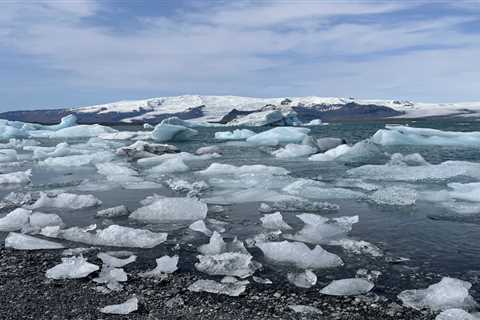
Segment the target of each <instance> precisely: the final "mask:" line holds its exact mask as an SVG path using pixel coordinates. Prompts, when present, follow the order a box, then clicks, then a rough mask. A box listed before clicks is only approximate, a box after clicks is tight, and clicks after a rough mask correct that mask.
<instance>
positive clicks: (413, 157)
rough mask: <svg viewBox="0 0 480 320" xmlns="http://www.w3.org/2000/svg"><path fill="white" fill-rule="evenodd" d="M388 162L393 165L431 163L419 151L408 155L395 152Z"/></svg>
mask: <svg viewBox="0 0 480 320" xmlns="http://www.w3.org/2000/svg"><path fill="white" fill-rule="evenodd" d="M388 164H389V165H392V166H423V165H428V164H429V163H428V162H427V161H426V160H425V159H424V158H423V157H422V156H421V155H420V154H419V153H412V154H407V155H403V154H401V153H394V154H392V155H391V156H390V161H388Z"/></svg>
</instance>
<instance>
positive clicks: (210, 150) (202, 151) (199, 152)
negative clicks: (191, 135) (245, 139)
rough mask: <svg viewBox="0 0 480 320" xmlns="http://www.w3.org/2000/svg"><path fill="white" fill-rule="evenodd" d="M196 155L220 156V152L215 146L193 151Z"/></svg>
mask: <svg viewBox="0 0 480 320" xmlns="http://www.w3.org/2000/svg"><path fill="white" fill-rule="evenodd" d="M195 154H196V155H202V154H222V150H221V149H220V148H219V147H217V146H206V147H200V148H198V149H197V151H195Z"/></svg>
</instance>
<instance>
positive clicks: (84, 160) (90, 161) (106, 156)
mask: <svg viewBox="0 0 480 320" xmlns="http://www.w3.org/2000/svg"><path fill="white" fill-rule="evenodd" d="M114 156H115V155H114V154H113V153H111V152H109V151H100V152H93V153H91V154H81V155H70V156H64V157H52V158H47V159H45V160H43V161H41V162H39V164H40V165H44V166H49V167H54V168H57V167H60V168H71V167H82V166H87V165H94V164H96V163H103V162H108V161H111V160H112V159H113V158H114Z"/></svg>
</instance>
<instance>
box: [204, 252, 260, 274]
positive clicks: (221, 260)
mask: <svg viewBox="0 0 480 320" xmlns="http://www.w3.org/2000/svg"><path fill="white" fill-rule="evenodd" d="M197 258H198V260H199V262H198V263H196V264H195V268H196V269H197V270H198V271H200V272H204V273H207V274H209V275H224V276H235V277H239V278H247V277H249V276H251V275H253V273H254V272H255V271H256V270H257V269H258V264H257V263H254V262H253V261H252V256H251V255H250V254H245V253H239V252H224V253H220V254H214V255H198V256H197Z"/></svg>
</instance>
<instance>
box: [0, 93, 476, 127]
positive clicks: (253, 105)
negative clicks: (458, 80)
mask: <svg viewBox="0 0 480 320" xmlns="http://www.w3.org/2000/svg"><path fill="white" fill-rule="evenodd" d="M269 110H270V111H271V110H278V111H280V112H281V113H282V114H289V113H291V112H295V113H296V114H297V117H298V119H300V120H301V121H310V120H312V119H322V120H327V121H332V120H342V119H343V120H345V119H378V118H391V117H402V118H424V117H434V116H480V102H471V103H468V102H465V103H441V104H438V103H416V102H410V101H398V100H361V99H354V98H326V97H315V96H311V97H288V98H287V97H281V98H251V97H238V96H200V95H183V96H174V97H159V98H151V99H145V100H131V101H119V102H113V103H107V104H101V105H94V106H87V107H75V108H65V109H53V110H34V111H12V112H5V113H0V118H3V119H9V120H19V121H28V122H42V123H54V122H58V121H59V119H60V118H61V117H62V116H65V115H66V114H71V113H73V114H76V115H77V117H78V119H79V122H81V123H144V122H148V123H153V124H154V123H158V122H160V121H162V120H163V119H165V118H168V117H172V116H176V117H178V118H180V119H184V120H187V119H188V120H191V121H194V122H210V123H224V124H226V123H232V124H233V123H236V122H237V123H238V122H239V123H241V121H239V119H241V118H242V117H245V116H247V115H250V117H252V116H255V113H259V115H260V113H265V112H266V111H269Z"/></svg>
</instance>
